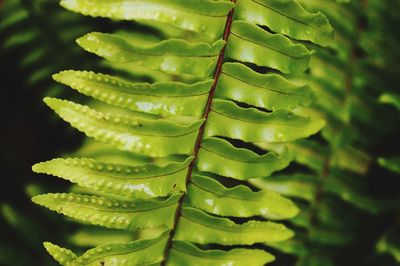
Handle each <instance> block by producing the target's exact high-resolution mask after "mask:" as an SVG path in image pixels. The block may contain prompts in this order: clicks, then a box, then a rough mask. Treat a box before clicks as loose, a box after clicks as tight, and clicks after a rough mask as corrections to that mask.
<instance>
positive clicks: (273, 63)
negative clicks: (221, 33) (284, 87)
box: [225, 21, 312, 74]
mask: <svg viewBox="0 0 400 266" xmlns="http://www.w3.org/2000/svg"><path fill="white" fill-rule="evenodd" d="M225 54H226V57H228V58H232V59H236V60H239V61H241V62H249V63H254V64H256V65H258V66H265V67H270V68H274V69H277V70H279V71H281V72H283V73H286V74H288V73H301V72H304V71H305V70H306V69H307V68H308V64H309V61H310V56H311V55H312V52H310V51H309V50H307V48H306V47H305V46H304V45H302V44H295V43H293V42H292V41H291V40H290V39H288V38H287V37H285V36H283V35H280V34H271V33H269V32H267V31H265V30H263V29H261V28H259V27H258V26H255V25H253V24H250V23H247V22H244V21H235V22H233V24H232V29H231V34H230V35H229V41H228V45H227V47H226V52H225Z"/></svg>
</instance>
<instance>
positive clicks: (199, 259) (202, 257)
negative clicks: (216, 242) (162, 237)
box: [167, 241, 275, 266]
mask: <svg viewBox="0 0 400 266" xmlns="http://www.w3.org/2000/svg"><path fill="white" fill-rule="evenodd" d="M274 260H275V257H274V256H272V255H271V254H270V253H267V252H265V251H263V250H259V249H244V248H235V249H231V250H229V251H222V250H202V249H199V248H197V247H196V246H195V245H193V244H190V243H189V242H184V241H176V242H174V245H173V247H172V249H171V255H170V257H169V260H168V262H167V265H168V266H182V265H202V266H226V265H232V266H246V265H251V266H263V265H265V264H266V263H269V262H272V261H274Z"/></svg>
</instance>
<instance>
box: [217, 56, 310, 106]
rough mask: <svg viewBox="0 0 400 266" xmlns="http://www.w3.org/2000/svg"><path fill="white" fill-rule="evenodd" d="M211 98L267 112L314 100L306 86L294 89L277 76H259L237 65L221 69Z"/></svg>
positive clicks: (231, 64) (229, 64)
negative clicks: (243, 104) (236, 102)
mask: <svg viewBox="0 0 400 266" xmlns="http://www.w3.org/2000/svg"><path fill="white" fill-rule="evenodd" d="M215 96H216V97H218V98H225V99H230V100H234V101H238V102H242V103H246V104H249V105H252V106H256V107H261V108H265V109H268V110H271V111H275V110H277V109H284V110H292V109H294V108H296V107H298V106H308V105H309V104H310V103H311V101H312V100H313V99H314V94H313V92H312V91H311V90H310V88H309V86H297V85H295V84H293V83H291V82H289V81H287V80H286V79H284V78H283V77H282V76H280V75H277V74H264V75H263V74H259V73H257V72H255V71H253V70H252V69H251V68H249V67H246V66H245V65H242V64H239V63H225V64H224V65H223V67H222V73H221V75H220V78H219V81H218V86H217V89H216V92H215Z"/></svg>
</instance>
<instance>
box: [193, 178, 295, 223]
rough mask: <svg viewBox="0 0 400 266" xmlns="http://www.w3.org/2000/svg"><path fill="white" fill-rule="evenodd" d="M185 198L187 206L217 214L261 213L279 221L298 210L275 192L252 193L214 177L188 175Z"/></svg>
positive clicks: (250, 215)
mask: <svg viewBox="0 0 400 266" xmlns="http://www.w3.org/2000/svg"><path fill="white" fill-rule="evenodd" d="M187 198H188V201H189V203H190V205H191V206H193V207H195V208H199V209H202V210H204V211H206V212H208V213H212V214H216V215H219V216H233V217H252V216H263V217H265V218H269V219H275V220H281V219H289V218H292V217H294V216H296V215H297V213H298V212H299V209H298V208H297V207H296V206H295V205H294V204H293V203H292V202H291V201H290V200H288V199H286V198H284V197H282V196H280V195H279V194H278V193H275V192H271V191H267V190H261V191H257V192H253V191H251V189H250V188H248V187H247V186H243V185H240V186H236V187H233V188H226V187H224V186H223V185H222V184H220V183H219V182H217V181H216V180H214V179H211V178H208V177H205V176H200V175H194V176H193V177H192V180H191V184H190V185H189V187H188V196H187ZM232 206H235V207H234V208H232Z"/></svg>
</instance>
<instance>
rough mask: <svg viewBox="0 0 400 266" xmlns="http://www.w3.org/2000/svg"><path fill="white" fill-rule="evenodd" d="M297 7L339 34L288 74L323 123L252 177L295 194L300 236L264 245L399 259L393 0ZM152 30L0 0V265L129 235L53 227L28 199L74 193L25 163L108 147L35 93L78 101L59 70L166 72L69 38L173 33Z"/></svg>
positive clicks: (301, 260)
mask: <svg viewBox="0 0 400 266" xmlns="http://www.w3.org/2000/svg"><path fill="white" fill-rule="evenodd" d="M299 2H301V3H302V4H303V5H304V6H305V7H306V8H307V9H309V10H312V11H322V12H324V13H325V14H326V15H327V16H328V17H329V19H330V21H331V23H332V25H333V27H334V28H335V29H336V35H335V41H334V42H333V43H332V44H331V45H330V48H329V50H328V51H326V50H322V49H320V48H318V47H312V48H313V49H315V50H316V51H317V55H316V56H315V58H314V59H313V61H312V63H311V67H310V70H309V71H308V73H307V74H305V75H302V76H290V77H288V78H289V79H291V80H292V81H293V82H298V83H302V82H308V83H311V84H312V88H313V89H314V90H315V92H316V94H317V96H318V97H317V101H316V103H315V104H314V106H313V107H312V108H311V109H310V110H299V112H313V113H314V114H316V115H319V116H321V117H323V118H325V119H326V120H327V121H328V126H327V127H326V128H325V129H324V130H323V131H322V133H321V134H319V135H317V136H314V137H313V138H311V139H309V140H307V141H301V142H298V143H295V144H293V145H292V146H291V147H289V148H291V149H292V150H294V151H296V153H297V154H298V156H297V158H296V161H295V163H293V164H292V166H291V167H289V168H288V169H286V170H285V171H283V172H281V173H278V174H276V175H274V176H272V177H270V178H268V179H264V180H261V181H260V180H255V181H254V182H253V185H254V186H256V187H257V186H259V187H265V188H268V189H272V190H276V191H278V192H280V193H282V194H285V195H287V196H289V197H291V198H292V199H293V200H294V201H296V202H297V203H298V205H299V206H300V207H301V208H302V213H301V215H299V216H298V217H297V218H295V219H294V220H292V221H291V222H290V224H291V225H290V226H291V227H292V228H293V227H294V228H296V232H297V234H296V237H295V238H294V239H293V240H291V241H289V242H287V243H283V244H279V246H276V247H272V248H274V249H276V250H278V251H279V252H280V253H279V256H278V259H277V262H276V263H275V265H297V266H313V265H315V266H325V265H378V266H379V265H382V266H391V265H399V264H400V211H399V210H400V176H399V174H400V159H399V158H400V152H399V144H398V143H399V141H398V136H399V134H400V127H399V125H400V120H399V113H400V91H399V88H400V78H399V75H400V65H399V64H398V62H399V60H400V49H398V47H400V28H399V27H398V25H399V24H400V15H399V14H398V10H400V1H393V0H359V1H356V0H353V1H335V0H299ZM151 26H152V27H149V26H145V25H139V24H135V23H126V22H112V21H109V20H106V19H89V18H86V17H83V16H80V15H77V14H73V13H70V12H68V11H66V10H64V9H62V8H61V7H59V5H58V3H57V2H56V1H54V0H35V1H29V0H6V1H0V62H1V71H2V75H1V77H2V84H3V86H2V89H3V92H2V97H1V104H0V108H1V111H2V112H1V113H2V114H3V117H4V119H3V126H2V128H3V130H2V131H1V140H2V142H1V143H2V153H1V164H2V167H1V169H2V175H1V178H2V185H1V186H0V190H1V191H0V207H1V208H0V209H1V210H0V214H1V215H0V228H1V230H0V265H55V264H54V262H52V259H51V258H50V257H49V256H48V255H47V254H46V252H45V250H44V249H43V248H42V242H43V241H53V242H56V243H59V244H61V245H63V246H66V247H73V248H74V249H75V250H76V249H77V248H87V247H92V246H95V245H97V244H99V243H101V242H104V241H105V239H113V241H122V240H123V241H126V240H129V239H130V238H134V236H129V235H126V234H125V233H121V232H118V231H112V230H103V229H97V228H92V227H89V226H83V225H76V224H75V223H70V222H61V220H65V218H63V217H60V216H58V215H56V214H52V213H49V212H47V211H45V210H42V209H40V208H39V207H36V206H34V205H33V204H32V203H31V202H30V197H32V196H34V195H37V194H40V193H45V192H48V191H67V190H69V189H70V188H69V186H68V185H67V184H66V182H62V181H59V180H56V179H54V178H51V177H46V176H37V175H36V176H34V175H33V174H32V173H31V169H30V167H31V165H33V164H34V163H36V162H39V161H45V160H48V159H50V158H53V157H56V156H60V155H63V154H72V153H75V154H79V155H88V154H91V155H93V154H96V156H97V157H99V156H103V157H104V156H105V158H106V157H107V156H109V154H107V147H103V146H98V145H95V144H93V143H90V142H88V143H82V136H81V134H79V133H77V132H75V131H74V130H72V129H70V128H69V127H68V126H67V125H66V124H64V123H63V122H61V121H60V120H58V119H55V118H54V117H53V115H52V114H51V112H50V111H48V110H47V109H46V108H45V106H44V104H42V98H43V96H44V95H47V96H55V95H57V96H58V97H66V96H68V97H69V98H73V97H75V98H76V97H83V96H78V94H74V93H73V92H72V91H71V90H69V89H67V88H63V87H62V86H59V85H57V84H56V83H54V82H53V81H52V80H51V75H52V74H53V73H56V72H58V71H60V70H64V69H78V70H79V69H87V68H90V69H93V70H101V71H102V72H106V73H107V72H108V73H115V72H118V74H120V75H121V74H123V75H124V76H125V77H127V78H129V79H131V80H142V81H154V80H171V79H174V77H172V76H165V75H161V74H160V73H156V72H155V73H154V75H150V76H149V75H146V76H143V74H141V73H142V72H141V70H140V69H130V68H127V67H126V66H121V65H119V66H118V65H104V64H103V63H100V61H98V60H97V59H96V57H94V56H91V55H89V54H87V53H84V52H83V51H81V50H80V48H79V47H78V46H77V45H75V39H76V38H77V37H80V36H82V35H83V34H85V33H86V32H89V31H102V32H110V31H115V30H119V31H121V30H122V31H124V32H125V33H126V34H129V30H130V29H132V28H134V29H136V30H137V29H139V30H143V31H146V32H148V31H151V32H152V33H154V34H153V36H154V38H155V39H161V38H165V36H173V35H174V34H177V33H175V32H174V31H173V30H172V29H162V31H160V29H157V27H155V26H156V25H151ZM132 38H136V39H137V38H140V36H139V37H138V36H132ZM141 41H143V42H147V41H148V42H151V41H152V40H151V39H142V40H141ZM80 100H81V101H82V100H83V101H84V100H86V99H82V98H81V99H80ZM262 148H267V149H277V150H279V148H280V147H278V146H276V147H262ZM108 242H110V241H108Z"/></svg>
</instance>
